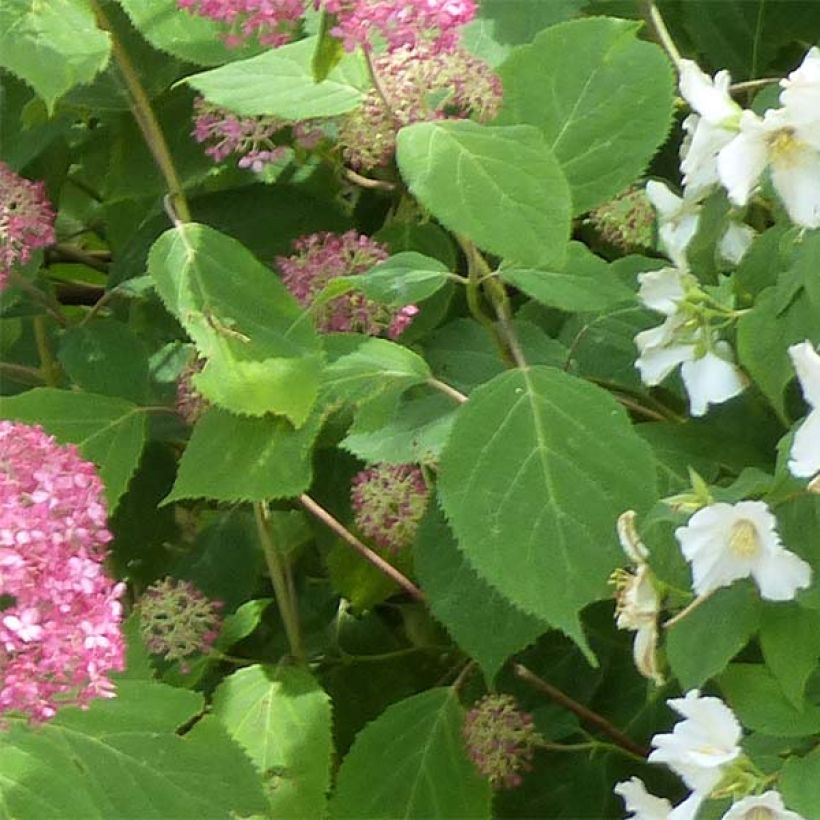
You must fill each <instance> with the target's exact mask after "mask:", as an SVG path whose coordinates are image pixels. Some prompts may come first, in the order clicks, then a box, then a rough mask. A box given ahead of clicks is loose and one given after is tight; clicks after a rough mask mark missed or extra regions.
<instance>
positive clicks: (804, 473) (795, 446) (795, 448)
mask: <svg viewBox="0 0 820 820" xmlns="http://www.w3.org/2000/svg"><path fill="white" fill-rule="evenodd" d="M789 356H791V359H792V363H793V364H794V369H795V370H796V371H797V378H798V379H799V381H800V386H801V388H802V389H803V397H804V398H805V399H806V402H807V403H808V404H809V405H811V408H812V409H811V412H810V413H809V414H808V416H806V419H805V421H804V422H803V423H802V424H801V425H800V427H798V428H797V432H796V433H795V434H794V440H793V441H792V449H791V453H790V456H791V457H790V458H789V470H791V472H792V474H793V475H796V476H798V477H799V478H811V477H812V476H813V475H815V474H816V473H818V472H820V356H818V355H817V351H816V350H815V349H814V345H813V344H812V343H811V342H809V341H808V340H807V341H805V342H800V344H796V345H792V346H791V347H790V348H789Z"/></svg>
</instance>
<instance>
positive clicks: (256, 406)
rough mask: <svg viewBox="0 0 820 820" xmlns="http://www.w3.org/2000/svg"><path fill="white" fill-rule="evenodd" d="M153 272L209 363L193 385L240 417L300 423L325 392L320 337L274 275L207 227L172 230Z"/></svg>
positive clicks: (157, 246)
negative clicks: (268, 416) (320, 390)
mask: <svg viewBox="0 0 820 820" xmlns="http://www.w3.org/2000/svg"><path fill="white" fill-rule="evenodd" d="M148 270H149V273H150V274H151V276H152V277H153V278H154V281H155V283H156V287H157V292H158V293H159V295H160V297H161V298H162V301H163V303H164V304H165V306H166V307H167V308H168V310H169V311H170V312H171V313H173V314H174V315H175V316H176V317H177V319H179V321H180V323H181V324H182V326H183V327H184V328H185V329H186V330H187V331H188V333H189V334H190V336H191V338H192V339H193V340H194V343H195V344H196V346H197V348H198V350H199V352H200V354H201V355H202V356H204V357H205V358H206V359H207V360H208V363H207V365H206V366H205V369H204V370H203V371H202V372H201V373H200V374H198V375H197V377H196V378H195V379H194V386H195V387H196V388H197V389H198V390H200V391H201V392H202V393H203V394H204V395H205V396H206V397H207V398H208V399H210V400H211V401H212V402H214V403H215V404H218V405H220V406H221V407H224V408H225V409H227V410H231V411H233V412H236V413H243V414H249V415H254V416H262V415H264V414H265V413H279V414H281V415H283V416H286V417H287V418H288V419H289V420H290V421H292V422H293V423H294V424H295V425H297V426H298V425H300V424H302V423H303V422H304V421H305V420H306V419H307V417H308V414H309V412H310V409H311V407H312V406H313V403H314V401H315V400H316V396H317V393H318V387H319V371H320V367H321V360H320V351H319V339H318V337H317V335H316V333H315V332H314V330H313V328H312V327H311V325H310V323H309V321H308V320H307V318H306V314H305V313H304V312H303V311H302V309H301V308H300V307H299V305H298V304H297V303H296V301H295V300H294V299H293V297H292V296H291V295H290V294H289V293H288V291H287V289H286V288H285V286H284V285H283V284H282V283H281V282H280V281H279V279H278V277H276V275H275V274H274V273H273V271H271V270H270V269H268V268H266V267H264V266H263V265H262V264H261V263H260V262H259V261H257V259H256V258H255V257H254V256H252V255H251V253H250V252H249V251H248V250H247V249H246V248H245V247H244V246H243V245H241V244H240V243H239V242H237V241H236V240H234V239H231V238H230V237H228V236H225V235H224V234H221V233H219V232H218V231H215V230H213V228H208V227H206V226H205V225H197V224H192V223H189V224H185V225H180V226H179V227H177V228H172V229H171V230H169V231H166V233H164V234H163V235H162V236H161V237H160V238H159V239H158V240H157V241H156V242H155V243H154V246H153V247H152V248H151V252H150V254H149V257H148Z"/></svg>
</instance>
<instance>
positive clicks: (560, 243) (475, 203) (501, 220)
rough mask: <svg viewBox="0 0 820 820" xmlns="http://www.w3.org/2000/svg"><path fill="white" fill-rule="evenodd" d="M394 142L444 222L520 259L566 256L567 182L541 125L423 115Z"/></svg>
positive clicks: (413, 184)
mask: <svg viewBox="0 0 820 820" xmlns="http://www.w3.org/2000/svg"><path fill="white" fill-rule="evenodd" d="M396 144H397V154H396V157H397V160H398V164H399V168H400V170H401V174H402V176H403V177H404V179H405V181H406V182H407V185H408V187H409V188H410V190H411V192H412V193H413V194H414V196H415V197H416V198H417V199H418V200H419V202H421V204H422V205H424V206H425V207H426V208H428V209H429V210H430V211H431V212H432V213H433V215H434V216H435V217H436V218H437V219H439V220H440V221H441V223H442V224H443V225H444V226H445V227H447V228H449V229H450V230H451V231H455V232H456V233H461V234H464V235H465V236H466V237H467V238H469V239H471V240H472V241H473V242H475V244H476V245H478V247H480V248H483V249H484V250H487V251H490V252H491V253H494V254H497V255H498V256H503V257H505V258H507V259H509V260H511V261H512V262H515V263H518V264H520V265H534V266H541V265H557V266H560V265H561V264H562V263H563V260H564V254H565V249H566V243H567V240H568V239H569V228H570V224H569V219H570V199H569V189H568V187H567V183H566V180H565V179H564V175H563V172H562V171H561V167H560V166H559V164H558V162H557V161H556V159H555V157H554V155H553V153H552V151H551V150H550V149H549V147H548V146H547V144H546V143H545V142H544V139H543V138H542V136H541V134H540V133H539V132H538V129H536V128H532V127H530V126H523V125H522V126H512V127H509V128H497V127H492V126H486V125H479V124H478V123H475V122H470V121H469V120H450V121H440V122H420V123H416V124H415V125H410V126H408V127H406V128H402V129H401V131H399V134H398V137H397V141H396Z"/></svg>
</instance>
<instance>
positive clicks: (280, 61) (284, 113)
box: [185, 37, 369, 120]
mask: <svg viewBox="0 0 820 820" xmlns="http://www.w3.org/2000/svg"><path fill="white" fill-rule="evenodd" d="M316 42H317V38H316V37H308V38H306V39H304V40H299V41H298V42H295V43H288V44H287V45H285V46H280V47H279V48H276V49H270V50H269V51H265V52H264V53H262V54H260V55H258V56H257V57H251V58H250V59H247V60H240V61H238V62H235V63H230V64H229V65H224V66H220V67H219V68H214V69H212V70H211V71H203V72H202V73H201V74H194V75H193V76H191V77H187V78H186V79H185V82H187V83H188V84H189V85H191V86H193V87H194V88H195V89H196V90H197V91H199V92H200V94H202V95H203V96H204V97H205V98H206V99H207V100H208V102H211V103H214V104H215V105H221V106H224V107H225V108H228V109H230V110H231V111H235V112H236V113H237V114H241V115H242V116H256V115H258V114H264V115H269V116H276V117H283V118H284V119H286V120H303V119H309V118H312V117H335V116H338V115H339V114H344V113H345V112H347V111H351V110H352V109H354V108H355V107H356V106H357V105H358V104H359V103H360V102H361V100H362V92H363V89H366V88H367V87H368V86H369V80H368V75H367V70H366V67H365V63H364V59H363V58H362V56H361V54H360V53H359V52H356V53H353V54H346V55H345V56H344V57H343V58H342V59H341V61H340V62H339V65H337V66H336V67H335V68H334V69H332V70H331V71H330V73H329V74H328V76H327V79H326V80H323V81H322V82H316V80H315V79H314V77H313V67H312V63H313V54H314V52H315V51H316Z"/></svg>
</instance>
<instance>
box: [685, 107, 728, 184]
mask: <svg viewBox="0 0 820 820" xmlns="http://www.w3.org/2000/svg"><path fill="white" fill-rule="evenodd" d="M683 128H684V130H685V131H686V138H685V139H684V141H683V144H682V145H681V164H680V170H681V174H682V175H683V184H684V186H685V188H686V195H687V197H688V198H692V199H700V198H702V197H703V196H704V195H705V194H707V193H708V192H709V190H710V189H711V188H712V187H713V186H715V185H717V184H718V182H719V177H718V166H717V157H718V153H719V152H720V150H721V149H722V148H724V147H725V146H726V145H728V144H729V143H730V142H731V141H732V140H733V139H734V138H735V136H736V134H737V132H736V131H734V130H729V129H726V128H721V127H720V126H716V125H710V124H709V123H708V122H706V120H704V119H701V118H700V117H699V116H698V115H697V114H690V115H689V116H688V117H687V118H686V119H685V120H684V121H683Z"/></svg>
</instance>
